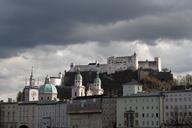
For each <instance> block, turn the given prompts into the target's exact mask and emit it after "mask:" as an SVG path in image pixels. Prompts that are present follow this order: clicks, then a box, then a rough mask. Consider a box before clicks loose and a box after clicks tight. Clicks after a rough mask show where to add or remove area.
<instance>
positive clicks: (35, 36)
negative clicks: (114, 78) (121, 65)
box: [0, 0, 192, 100]
mask: <svg viewBox="0 0 192 128" xmlns="http://www.w3.org/2000/svg"><path fill="white" fill-rule="evenodd" d="M191 21H192V1H191V0H76V1H75V0H24V1H23V0H1V1H0V88H1V89H0V100H6V99H7V98H8V97H12V98H15V97H16V94H17V92H18V91H21V90H22V89H23V87H24V86H25V78H28V77H29V75H30V72H31V67H32V66H34V75H35V78H39V79H40V82H42V81H43V79H44V77H45V76H46V75H47V74H49V75H50V76H55V75H57V74H58V73H59V72H64V71H65V70H68V69H69V65H70V63H71V62H74V63H75V64H88V63H89V62H95V60H98V61H99V62H100V63H106V58H107V57H109V56H125V55H126V56H127V55H132V54H133V53H134V52H136V53H137V55H138V57H139V60H146V59H149V60H153V58H154V57H156V56H158V57H160V58H161V59H162V65H163V68H168V69H170V70H171V71H172V72H173V73H174V74H192V52H191V48H192V22H191Z"/></svg>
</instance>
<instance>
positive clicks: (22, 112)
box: [17, 101, 38, 128]
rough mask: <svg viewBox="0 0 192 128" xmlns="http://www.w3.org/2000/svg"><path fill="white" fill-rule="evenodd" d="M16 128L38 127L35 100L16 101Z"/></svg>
mask: <svg viewBox="0 0 192 128" xmlns="http://www.w3.org/2000/svg"><path fill="white" fill-rule="evenodd" d="M17 127H18V128H38V107H37V101H30V102H20V103H18V124H17Z"/></svg>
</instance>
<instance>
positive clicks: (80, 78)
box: [75, 70, 82, 81]
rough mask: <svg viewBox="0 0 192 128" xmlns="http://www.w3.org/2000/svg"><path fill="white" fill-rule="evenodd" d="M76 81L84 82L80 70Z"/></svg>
mask: <svg viewBox="0 0 192 128" xmlns="http://www.w3.org/2000/svg"><path fill="white" fill-rule="evenodd" d="M75 81H82V76H81V73H80V71H79V70H78V71H77V74H76V75H75Z"/></svg>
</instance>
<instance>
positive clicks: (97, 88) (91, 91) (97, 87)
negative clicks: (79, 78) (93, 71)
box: [87, 72, 104, 96]
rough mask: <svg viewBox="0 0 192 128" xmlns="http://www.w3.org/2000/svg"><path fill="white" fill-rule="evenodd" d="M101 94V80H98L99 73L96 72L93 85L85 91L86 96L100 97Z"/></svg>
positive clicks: (102, 91)
mask: <svg viewBox="0 0 192 128" xmlns="http://www.w3.org/2000/svg"><path fill="white" fill-rule="evenodd" d="M103 93H104V90H103V89H102V88H101V79H100V78H99V73H98V72H97V76H96V78H95V80H94V83H93V84H90V86H89V88H88V90H87V96H93V95H102V94H103Z"/></svg>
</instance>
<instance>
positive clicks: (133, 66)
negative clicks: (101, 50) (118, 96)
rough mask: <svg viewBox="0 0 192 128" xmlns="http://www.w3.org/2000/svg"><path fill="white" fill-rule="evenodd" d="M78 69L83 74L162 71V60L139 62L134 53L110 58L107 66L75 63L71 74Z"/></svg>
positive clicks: (156, 58) (157, 58)
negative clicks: (144, 70) (147, 70)
mask: <svg viewBox="0 0 192 128" xmlns="http://www.w3.org/2000/svg"><path fill="white" fill-rule="evenodd" d="M77 68H80V71H81V72H84V71H95V72H97V71H98V72H100V73H104V72H107V73H108V74H112V73H115V72H117V71H124V70H129V69H130V70H137V69H151V70H155V71H159V72H160V71H161V59H160V58H159V57H155V58H154V61H148V60H146V61H138V57H137V54H136V53H134V54H133V55H131V56H120V57H114V56H111V57H108V58H107V63H106V64H99V63H98V62H96V63H89V64H88V65H75V64H74V63H72V64H71V66H70V70H69V71H70V72H75V71H76V69H77Z"/></svg>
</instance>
